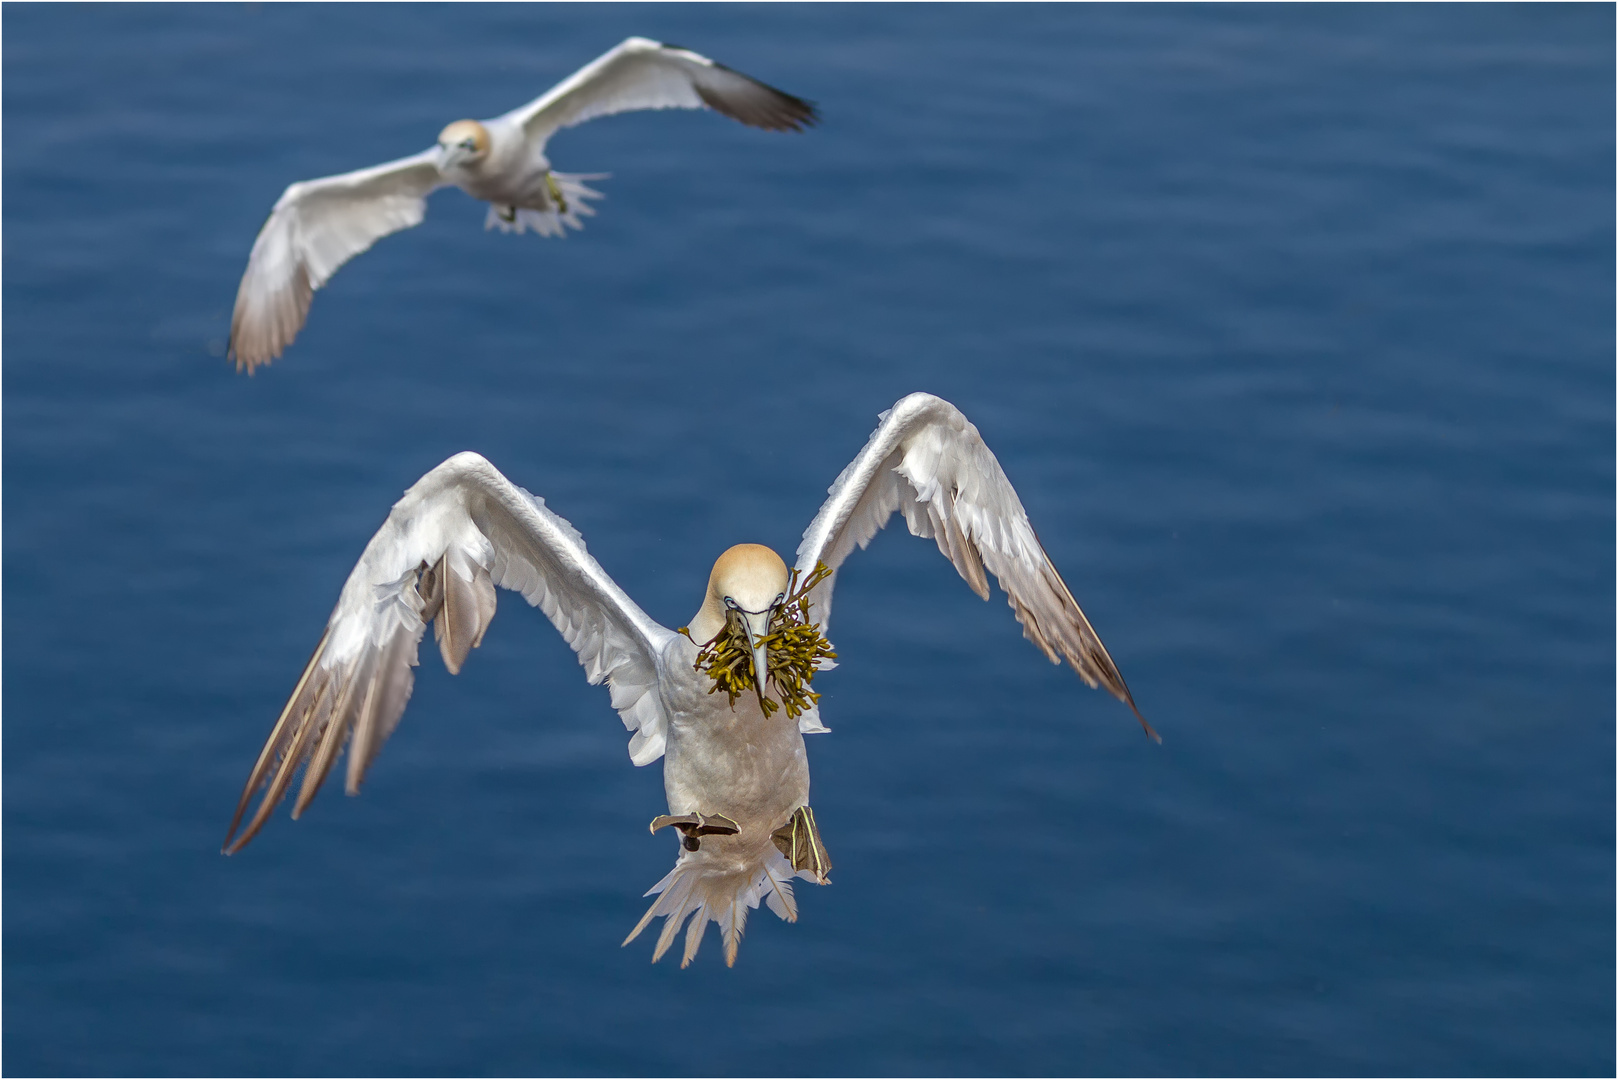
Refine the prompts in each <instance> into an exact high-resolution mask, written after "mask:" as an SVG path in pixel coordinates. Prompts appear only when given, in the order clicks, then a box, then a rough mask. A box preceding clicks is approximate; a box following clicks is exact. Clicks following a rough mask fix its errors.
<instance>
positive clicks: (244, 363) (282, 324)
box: [225, 263, 315, 375]
mask: <svg viewBox="0 0 1618 1080" xmlns="http://www.w3.org/2000/svg"><path fill="white" fill-rule="evenodd" d="M249 268H251V263H249ZM242 284H243V285H244V286H245V285H246V284H247V282H246V281H245V280H244V281H243V282H242ZM314 298H315V287H314V285H313V284H312V283H311V282H310V280H309V271H308V269H307V268H306V267H304V266H303V265H302V264H301V263H300V264H299V265H298V267H297V269H296V271H295V272H294V273H293V275H292V283H291V293H290V295H285V296H274V297H264V298H262V300H263V303H264V304H265V305H266V306H268V307H269V308H270V311H269V312H268V315H267V318H265V319H263V320H261V321H260V322H259V323H258V324H256V325H252V326H249V325H248V324H247V305H246V303H245V298H244V297H243V296H241V295H239V294H238V295H237V297H236V309H235V311H234V312H232V313H231V319H230V341H229V343H228V344H227V345H226V346H225V355H226V357H228V358H229V359H231V360H234V361H235V362H236V370H237V371H245V372H247V374H249V375H251V374H253V369H254V368H256V367H258V366H260V365H262V364H268V363H269V362H270V361H271V360H274V359H277V358H278V357H279V356H280V355H281V354H282V353H284V352H286V350H287V346H289V345H291V344H292V342H293V341H294V340H296V339H297V337H298V331H300V330H302V329H303V324H304V323H305V322H306V321H307V320H308V318H309V306H310V304H311V303H312V302H313V301H314Z"/></svg>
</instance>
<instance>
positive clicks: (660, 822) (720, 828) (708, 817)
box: [651, 814, 742, 851]
mask: <svg viewBox="0 0 1618 1080" xmlns="http://www.w3.org/2000/svg"><path fill="white" fill-rule="evenodd" d="M670 825H673V826H674V827H675V828H676V829H679V830H680V831H681V832H682V833H684V834H685V839H684V840H682V841H681V843H682V844H684V845H685V849H686V850H687V851H696V850H698V849H699V848H701V847H702V840H701V837H704V836H735V835H736V834H737V833H739V832H741V831H742V827H741V826H740V825H738V824H736V823H735V822H734V821H732V820H730V819H729V818H728V817H726V816H725V815H724V814H679V815H674V814H659V815H658V816H657V817H655V818H653V819H652V826H651V828H652V831H653V832H654V833H655V832H656V831H657V830H659V829H666V828H668V827H669V826H670Z"/></svg>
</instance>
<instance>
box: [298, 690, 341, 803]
mask: <svg viewBox="0 0 1618 1080" xmlns="http://www.w3.org/2000/svg"><path fill="white" fill-rule="evenodd" d="M353 689H354V684H353V683H352V682H349V683H346V684H344V686H343V689H342V692H341V693H339V694H338V695H337V701H336V703H335V704H334V705H333V706H332V709H331V719H329V720H327V721H326V730H325V732H324V733H322V735H321V736H320V745H319V746H317V747H316V748H315V753H314V756H313V757H312V758H310V760H309V767H308V768H307V769H305V770H304V771H303V786H302V787H301V788H299V789H298V801H297V802H296V803H294V804H293V805H292V820H294V821H296V820H297V819H298V818H300V817H302V816H303V812H304V811H305V810H307V809H308V808H309V804H310V803H311V802H313V801H314V798H315V793H316V792H318V791H319V790H320V786H321V785H322V784H324V783H325V782H326V776H327V774H328V773H330V772H331V767H332V765H333V764H335V763H336V761H337V755H338V754H339V753H340V752H341V751H342V749H343V744H344V743H345V742H347V741H348V729H349V724H350V717H349V705H348V703H349V701H350V700H351V699H352V696H353Z"/></svg>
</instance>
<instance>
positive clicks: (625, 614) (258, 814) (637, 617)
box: [226, 453, 674, 852]
mask: <svg viewBox="0 0 1618 1080" xmlns="http://www.w3.org/2000/svg"><path fill="white" fill-rule="evenodd" d="M497 586H498V587H501V588H507V589H512V590H515V591H517V592H520V593H521V594H522V595H523V597H524V598H525V599H526V600H527V601H528V602H529V603H530V604H533V605H534V606H536V607H538V608H539V609H540V610H541V611H543V612H544V613H545V615H546V616H547V617H548V618H549V619H550V620H551V622H552V623H554V624H555V626H556V628H557V629H558V630H559V631H561V633H562V636H563V637H564V638H565V639H566V640H567V643H568V644H569V645H571V646H572V647H573V650H574V651H575V652H576V653H577V654H578V656H579V663H580V664H581V665H583V667H584V670H585V675H586V677H587V678H588V679H589V680H590V682H591V683H592V684H594V683H599V682H601V681H602V680H606V682H607V684H608V686H609V687H610V689H611V691H612V705H613V708H615V709H617V710H618V713H619V716H620V717H622V719H623V722H624V725H625V726H626V727H627V728H628V729H629V730H630V731H632V732H634V737H633V738H632V739H631V740H630V743H629V753H630V758H631V760H633V761H634V763H635V764H637V765H647V764H650V763H651V762H653V761H656V760H657V759H658V758H659V757H661V756H662V754H663V747H664V742H665V739H666V736H667V731H668V723H667V717H666V716H665V714H664V712H663V706H662V702H661V699H660V697H659V695H658V692H657V682H658V662H659V657H660V656H661V655H662V652H663V649H664V648H665V647H666V646H667V645H668V643H669V641H670V640H671V639H672V638H673V637H674V634H673V633H672V632H671V631H669V630H667V629H665V628H664V627H662V626H660V625H658V624H657V623H656V622H654V621H653V620H652V619H651V618H649V617H648V616H647V615H646V613H645V612H643V611H642V610H641V609H640V608H639V607H638V606H637V605H636V604H635V602H634V601H633V600H631V599H630V598H629V597H628V596H627V595H626V594H625V593H624V591H623V590H622V589H620V588H619V587H618V586H617V584H616V583H614V582H613V580H612V579H611V578H610V577H608V576H607V573H606V571H604V570H602V569H601V566H600V565H599V564H598V563H597V562H596V561H595V559H593V558H592V557H591V556H590V554H589V553H588V552H587V551H586V550H585V546H584V541H583V539H581V538H580V536H579V534H578V532H577V530H575V529H574V528H573V526H572V525H570V524H568V523H567V521H565V520H563V519H562V518H561V517H558V516H557V515H556V514H555V513H553V512H552V511H551V510H549V509H548V508H547V507H546V506H545V503H544V501H543V500H542V499H539V498H536V497H535V496H533V495H530V494H529V493H528V492H526V491H524V490H523V489H522V488H520V487H517V486H516V485H514V484H512V483H511V482H510V481H509V480H507V479H506V478H505V477H504V476H502V475H501V474H500V473H499V471H498V470H496V469H495V468H494V466H492V465H490V464H489V463H488V462H487V461H486V460H484V459H483V458H482V457H480V456H479V455H477V454H472V453H464V454H457V455H456V456H455V457H452V458H450V459H449V460H448V461H446V462H444V463H443V464H442V465H440V466H438V467H437V468H436V469H434V470H432V471H431V472H429V473H428V474H427V475H426V476H424V477H422V478H421V479H420V480H419V481H417V482H416V484H415V485H413V486H412V487H411V488H410V490H409V491H407V492H405V495H404V498H402V499H400V500H399V501H398V502H397V503H396V504H394V507H393V511H392V513H390V514H389V515H388V519H387V521H385V522H384V523H383V525H382V528H381V529H379V530H378V531H377V534H376V536H374V537H373V538H372V539H371V542H370V543H369V544H367V545H366V547H365V553H364V554H363V555H362V556H361V557H360V561H359V565H357V566H356V567H355V568H354V572H353V573H352V574H350V575H349V578H348V582H347V584H345V585H344V586H343V591H342V595H341V596H340V597H339V598H338V601H337V607H336V608H335V609H334V610H333V612H332V615H331V619H330V621H329V622H328V623H327V625H326V632H325V634H324V635H323V636H322V637H321V640H320V645H319V646H318V647H317V648H316V650H315V655H314V656H313V657H312V658H311V659H310V661H309V665H308V667H307V668H306V669H305V670H304V674H303V677H302V678H301V679H299V681H298V684H297V686H296V687H295V688H294V690H293V692H292V697H291V699H290V700H289V701H288V702H287V705H286V708H285V709H284V710H283V711H282V713H281V716H280V719H279V720H277V721H276V724H275V727H274V729H273V730H272V731H271V733H270V737H269V739H268V740H267V741H266V742H265V744H264V749H263V751H262V752H261V753H260V754H259V758H258V761H257V763H256V764H255V765H254V767H253V771H252V772H251V774H250V775H249V776H248V779H247V785H246V787H245V789H244V790H243V792H242V798H241V802H240V804H239V805H238V807H237V809H236V817H235V819H234V820H233V821H232V822H231V827H230V833H231V834H234V833H235V831H236V826H237V825H238V824H240V822H241V820H242V815H243V813H244V812H245V810H246V808H247V805H248V803H249V802H250V801H251V800H252V797H253V795H254V794H255V793H257V792H258V791H260V790H261V789H263V797H262V798H261V799H260V800H259V804H258V807H257V809H256V810H255V812H254V814H253V817H252V819H251V820H250V821H249V822H248V824H247V827H246V828H245V829H243V830H242V833H241V835H240V836H239V837H237V838H236V840H235V842H234V843H232V842H231V839H230V835H227V836H226V845H227V847H226V850H227V851H232V852H233V851H237V850H239V849H240V848H241V847H242V846H243V845H245V844H246V843H247V842H248V841H249V840H251V839H252V838H253V836H254V834H256V833H257V832H258V830H259V829H260V828H262V827H263V825H264V823H265V821H267V820H268V818H269V815H270V812H271V811H272V810H273V809H274V808H275V804H276V803H277V802H279V801H280V799H281V798H282V797H283V796H284V795H285V794H286V792H287V790H288V787H289V785H290V784H291V781H292V776H293V773H294V772H295V771H296V769H297V768H298V766H299V765H301V764H305V763H306V764H307V767H306V769H305V773H304V781H303V786H302V789H301V790H300V792H299V795H298V801H297V803H296V805H295V807H294V809H293V816H294V817H297V816H298V815H299V814H301V813H302V812H303V810H304V808H305V807H306V806H308V804H309V802H310V800H311V799H313V797H314V794H315V792H316V791H317V790H318V789H319V787H320V785H321V783H322V782H323V781H324V780H325V777H326V775H327V773H329V772H330V770H331V767H332V765H333V763H334V762H335V761H336V759H337V755H338V753H339V752H340V751H341V750H342V748H343V745H344V742H345V741H347V742H348V780H347V789H348V793H349V794H351V795H352V794H355V793H357V792H358V790H359V786H360V783H361V781H362V780H363V779H364V776H365V770H366V769H367V767H368V766H369V765H370V763H371V761H372V760H373V759H374V758H375V756H376V753H377V751H378V750H379V749H380V748H381V746H382V743H383V742H384V741H385V740H386V739H387V737H388V736H389V735H390V734H392V732H393V729H394V727H395V726H396V725H397V724H398V722H399V717H400V716H401V715H402V714H403V712H404V707H405V703H406V702H407V701H408V700H409V698H410V690H411V686H412V684H413V682H414V675H413V673H412V672H411V668H412V667H414V666H415V664H416V653H417V646H418V645H419V644H420V642H421V637H422V633H423V632H424V630H425V629H426V623H427V622H428V621H433V622H434V623H435V628H436V636H437V637H438V644H439V647H440V649H441V651H442V652H443V656H444V663H445V665H446V666H447V667H448V668H449V669H450V671H451V672H458V671H459V670H460V668H461V665H462V663H463V662H464V661H465V659H466V656H467V653H468V652H469V651H470V650H471V649H473V648H476V647H477V645H478V644H479V643H480V642H481V641H482V639H483V634H484V631H485V630H487V629H488V626H489V621H490V619H492V618H493V617H494V610H495V588H496V587H497Z"/></svg>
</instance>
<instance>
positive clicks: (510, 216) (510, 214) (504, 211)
mask: <svg viewBox="0 0 1618 1080" xmlns="http://www.w3.org/2000/svg"><path fill="white" fill-rule="evenodd" d="M496 213H498V214H499V215H500V220H501V221H505V222H513V221H516V220H517V208H516V207H515V206H502V207H500V208H498V209H497V210H496Z"/></svg>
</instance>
